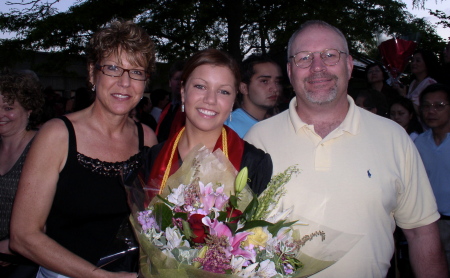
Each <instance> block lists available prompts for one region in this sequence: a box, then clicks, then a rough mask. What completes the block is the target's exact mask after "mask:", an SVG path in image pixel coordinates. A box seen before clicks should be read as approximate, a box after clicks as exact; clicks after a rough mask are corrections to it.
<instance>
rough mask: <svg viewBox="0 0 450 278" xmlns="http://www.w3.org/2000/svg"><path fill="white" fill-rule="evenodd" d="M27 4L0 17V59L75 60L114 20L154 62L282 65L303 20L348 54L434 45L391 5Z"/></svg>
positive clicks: (186, 0) (220, 1) (370, 1)
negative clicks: (147, 43) (267, 57)
mask: <svg viewBox="0 0 450 278" xmlns="http://www.w3.org/2000/svg"><path fill="white" fill-rule="evenodd" d="M30 1H31V0H30ZM33 2H34V5H33V6H32V7H31V8H29V9H27V10H24V11H23V12H21V11H19V10H17V9H15V10H13V11H11V12H8V13H2V14H0V31H2V32H17V37H16V38H13V39H9V40H6V41H1V42H0V44H1V45H0V53H5V50H11V49H12V46H14V49H16V52H17V49H20V50H33V51H36V50H39V51H53V52H62V53H63V54H65V55H69V54H77V55H80V54H83V53H84V47H85V44H86V42H87V41H88V39H89V37H90V36H91V34H92V33H93V32H94V31H95V30H97V29H98V28H99V27H101V26H103V25H104V24H106V23H107V22H109V21H110V20H111V19H114V18H124V19H133V20H134V21H135V22H137V23H138V24H140V25H141V26H143V27H144V28H146V30H147V31H148V32H149V34H150V35H151V36H152V38H153V39H154V41H155V43H156V44H157V48H158V50H157V55H158V59H159V61H173V60H175V59H183V58H187V57H189V56H190V55H191V54H192V53H194V52H196V51H198V50H200V49H204V48H209V47H213V48H219V49H223V50H226V51H229V52H230V53H231V54H232V55H233V56H235V57H236V58H237V59H241V58H242V57H243V56H244V55H246V54H248V53H251V52H261V53H271V54H272V55H274V56H275V57H278V58H279V59H280V60H282V61H284V57H285V50H286V46H287V42H288V40H289V37H290V36H291V34H292V33H293V32H294V31H295V30H296V29H297V28H298V27H299V26H300V24H301V23H303V22H305V21H306V20H310V19H321V20H325V21H327V22H329V23H330V24H332V25H335V26H337V27H338V28H340V29H341V30H342V31H343V33H344V34H345V35H346V37H347V39H348V41H349V44H350V48H351V51H352V52H358V53H370V52H375V51H374V49H376V44H375V43H374V38H375V37H376V35H377V34H380V33H385V34H388V35H394V34H395V35H403V32H410V31H411V29H414V28H415V29H414V30H413V31H414V32H419V33H420V34H421V36H422V41H427V42H429V44H430V45H433V44H435V43H439V37H438V36H437V35H436V33H435V32H434V31H433V30H432V29H430V27H431V26H430V25H429V24H428V25H426V24H425V25H424V24H423V22H420V21H417V20H416V19H414V18H412V17H410V16H409V15H408V13H406V12H405V8H406V6H405V4H403V3H401V2H399V1H395V0H341V1H336V0H333V1H330V0H300V1H299V0H285V1H282V2H280V1H276V0H245V1H241V0H208V1H206V0H183V1H177V0H154V1H148V0H127V1H125V0H77V1H76V3H75V5H73V6H72V7H70V9H69V10H68V11H67V12H63V13H61V12H58V11H57V10H56V9H54V8H53V6H52V4H54V3H55V2H58V0H52V1H49V2H47V1H43V0H33ZM414 2H415V3H419V4H420V3H422V2H423V1H414ZM11 7H12V8H15V7H17V5H16V6H14V5H13V6H11ZM433 47H434V46H433ZM7 53H10V52H7ZM0 55H5V54H0ZM8 55H9V54H8ZM14 57H18V58H21V56H20V55H14ZM1 58H2V59H3V58H5V59H6V60H5V61H9V62H12V60H8V59H10V57H1ZM22 58H23V57H22ZM23 59H25V58H23Z"/></svg>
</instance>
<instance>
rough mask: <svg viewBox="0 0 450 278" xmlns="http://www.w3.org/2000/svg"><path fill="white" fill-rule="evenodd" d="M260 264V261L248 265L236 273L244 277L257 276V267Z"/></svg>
mask: <svg viewBox="0 0 450 278" xmlns="http://www.w3.org/2000/svg"><path fill="white" fill-rule="evenodd" d="M258 265H259V263H254V264H251V265H249V266H247V267H246V268H245V269H242V270H241V271H238V272H237V273H236V275H238V276H241V277H244V278H250V277H255V275H256V267H257V266H258Z"/></svg>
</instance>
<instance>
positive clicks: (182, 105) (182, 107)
mask: <svg viewBox="0 0 450 278" xmlns="http://www.w3.org/2000/svg"><path fill="white" fill-rule="evenodd" d="M181 112H184V103H182V104H181Z"/></svg>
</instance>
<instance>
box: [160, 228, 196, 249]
mask: <svg viewBox="0 0 450 278" xmlns="http://www.w3.org/2000/svg"><path fill="white" fill-rule="evenodd" d="M165 234H166V239H167V245H166V246H164V247H165V248H166V249H168V250H172V249H173V248H177V247H182V246H185V247H190V245H189V242H188V241H186V240H183V236H182V235H181V233H180V230H178V228H177V227H173V228H170V227H167V228H166V233H165Z"/></svg>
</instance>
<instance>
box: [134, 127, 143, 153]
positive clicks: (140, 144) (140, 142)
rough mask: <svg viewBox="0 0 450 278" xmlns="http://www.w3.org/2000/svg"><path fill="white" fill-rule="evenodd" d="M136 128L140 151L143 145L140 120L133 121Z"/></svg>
mask: <svg viewBox="0 0 450 278" xmlns="http://www.w3.org/2000/svg"><path fill="white" fill-rule="evenodd" d="M134 123H135V124H136V126H137V128H138V137H139V150H140V151H142V148H143V147H144V129H143V128H142V124H141V123H140V122H134Z"/></svg>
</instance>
